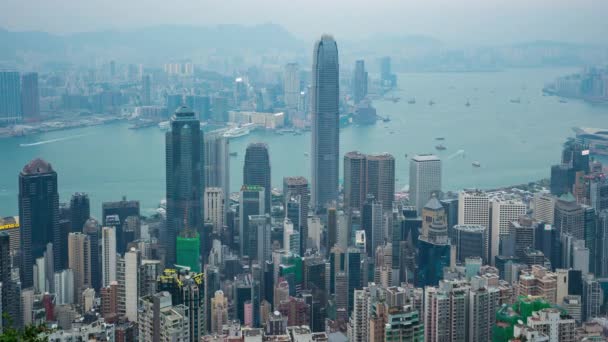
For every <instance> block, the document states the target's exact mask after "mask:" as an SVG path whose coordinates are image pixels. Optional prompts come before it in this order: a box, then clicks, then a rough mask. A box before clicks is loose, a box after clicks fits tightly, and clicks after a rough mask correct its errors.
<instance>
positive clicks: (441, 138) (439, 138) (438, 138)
mask: <svg viewBox="0 0 608 342" xmlns="http://www.w3.org/2000/svg"><path fill="white" fill-rule="evenodd" d="M435 140H445V138H444V137H437V138H435Z"/></svg>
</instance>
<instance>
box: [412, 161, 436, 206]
mask: <svg viewBox="0 0 608 342" xmlns="http://www.w3.org/2000/svg"><path fill="white" fill-rule="evenodd" d="M433 193H435V194H436V195H437V197H438V198H439V197H440V193H441V160H440V159H439V158H438V157H437V156H435V155H432V154H421V155H416V156H414V157H413V158H412V159H411V160H410V203H411V205H413V206H415V207H416V210H417V212H418V214H420V213H421V212H422V208H423V207H424V205H425V204H426V202H428V200H429V199H431V194H433Z"/></svg>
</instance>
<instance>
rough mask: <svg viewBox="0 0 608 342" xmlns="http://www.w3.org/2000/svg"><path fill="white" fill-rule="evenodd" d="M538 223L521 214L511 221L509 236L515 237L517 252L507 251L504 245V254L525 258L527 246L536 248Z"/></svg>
mask: <svg viewBox="0 0 608 342" xmlns="http://www.w3.org/2000/svg"><path fill="white" fill-rule="evenodd" d="M537 224H539V223H538V222H535V221H533V220H532V219H530V218H529V217H527V216H521V217H520V218H519V219H518V220H517V221H513V222H511V223H510V224H509V236H510V237H512V238H513V242H514V243H515V246H514V247H515V248H514V249H515V250H514V252H515V253H512V254H511V253H505V248H504V247H503V250H502V255H507V256H511V255H515V256H516V257H518V258H520V259H523V258H524V251H525V250H526V249H527V248H530V249H533V248H535V245H534V234H535V233H536V231H538V229H537V228H536V225H537ZM541 252H542V251H541ZM549 256H550V255H549Z"/></svg>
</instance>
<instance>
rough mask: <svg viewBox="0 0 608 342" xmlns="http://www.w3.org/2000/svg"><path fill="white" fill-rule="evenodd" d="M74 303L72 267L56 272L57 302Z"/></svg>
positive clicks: (60, 303)
mask: <svg viewBox="0 0 608 342" xmlns="http://www.w3.org/2000/svg"><path fill="white" fill-rule="evenodd" d="M73 303H74V272H72V270H71V269H69V268H68V269H65V270H63V271H61V272H55V304H56V305H63V304H73Z"/></svg>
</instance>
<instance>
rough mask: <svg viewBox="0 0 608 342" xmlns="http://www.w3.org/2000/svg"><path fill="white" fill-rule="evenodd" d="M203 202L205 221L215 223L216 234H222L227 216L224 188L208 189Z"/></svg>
mask: <svg viewBox="0 0 608 342" xmlns="http://www.w3.org/2000/svg"><path fill="white" fill-rule="evenodd" d="M203 202H204V204H203V207H204V210H203V212H204V213H205V221H211V222H213V230H214V232H216V233H219V232H221V231H222V227H223V226H224V216H225V215H224V210H225V206H224V191H223V190H222V188H216V187H213V188H206V189H205V195H204V200H203Z"/></svg>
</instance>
